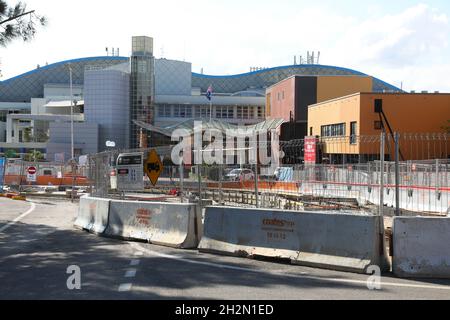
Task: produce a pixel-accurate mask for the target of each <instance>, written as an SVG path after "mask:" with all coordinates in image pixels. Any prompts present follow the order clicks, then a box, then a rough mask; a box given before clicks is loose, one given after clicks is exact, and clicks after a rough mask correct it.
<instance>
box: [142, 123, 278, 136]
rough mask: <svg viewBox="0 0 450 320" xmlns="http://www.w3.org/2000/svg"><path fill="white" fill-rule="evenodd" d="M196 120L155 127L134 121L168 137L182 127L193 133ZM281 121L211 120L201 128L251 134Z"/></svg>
mask: <svg viewBox="0 0 450 320" xmlns="http://www.w3.org/2000/svg"><path fill="white" fill-rule="evenodd" d="M197 121H198V120H193V119H192V120H187V121H184V122H181V123H178V124H175V125H172V126H167V127H156V126H153V125H151V124H148V123H145V122H142V121H136V120H134V123H135V124H136V125H137V126H139V127H141V128H143V129H146V130H148V131H151V132H157V133H160V134H162V135H165V136H168V137H170V136H172V132H174V131H175V130H178V129H184V130H187V131H188V132H189V133H190V134H193V133H194V126H195V122H197ZM198 122H200V121H198ZM283 122H284V120H283V119H269V120H265V121H263V122H260V123H258V124H254V125H250V126H238V125H234V124H231V123H228V122H223V121H219V120H212V121H211V122H209V121H204V122H202V129H203V130H215V131H220V132H222V133H226V132H227V131H228V130H230V131H231V132H235V133H236V134H239V135H251V134H255V133H259V132H269V131H271V130H276V129H278V128H279V127H280V126H281V124H282V123H283Z"/></svg>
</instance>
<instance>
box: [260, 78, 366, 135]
mask: <svg viewBox="0 0 450 320" xmlns="http://www.w3.org/2000/svg"><path fill="white" fill-rule="evenodd" d="M372 88H373V78H372V77H370V76H291V77H289V78H286V79H284V80H282V81H280V82H278V83H277V84H275V85H273V86H271V87H269V88H268V89H267V90H266V118H267V119H283V120H284V121H285V124H284V125H283V126H282V128H281V131H282V136H284V137H285V140H291V139H303V138H304V136H305V135H308V134H309V132H308V130H307V128H308V125H307V122H308V106H309V105H311V104H316V103H320V102H323V101H326V100H330V99H334V98H337V97H342V96H345V95H348V94H352V93H356V92H363V91H372ZM283 131H284V133H286V132H289V134H283Z"/></svg>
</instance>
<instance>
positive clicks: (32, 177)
mask: <svg viewBox="0 0 450 320" xmlns="http://www.w3.org/2000/svg"><path fill="white" fill-rule="evenodd" d="M36 173H37V169H36V167H33V166H31V167H28V169H27V182H36V180H37V179H36Z"/></svg>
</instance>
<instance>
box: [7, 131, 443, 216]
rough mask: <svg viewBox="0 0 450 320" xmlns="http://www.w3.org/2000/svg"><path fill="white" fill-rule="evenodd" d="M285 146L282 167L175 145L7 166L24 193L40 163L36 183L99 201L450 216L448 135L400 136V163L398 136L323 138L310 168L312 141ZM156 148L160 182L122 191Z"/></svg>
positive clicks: (9, 175) (9, 176)
mask: <svg viewBox="0 0 450 320" xmlns="http://www.w3.org/2000/svg"><path fill="white" fill-rule="evenodd" d="M382 139H384V141H383V142H384V145H385V149H384V153H385V157H384V158H385V161H384V164H383V165H382V162H381V161H380V160H381V157H380V153H381V140H382ZM246 146H247V147H249V150H250V147H252V148H253V146H252V145H251V143H248V144H247V145H246ZM279 147H280V150H281V151H282V153H281V157H282V159H281V161H280V164H278V165H276V166H274V165H272V166H268V165H266V166H264V165H261V163H260V162H259V161H258V163H256V161H254V162H253V163H249V162H248V161H247V162H243V163H242V164H213V165H206V164H205V163H204V162H202V164H200V165H197V164H193V165H186V164H184V165H182V166H180V165H175V164H174V163H173V162H172V151H173V148H174V146H173V145H167V146H160V147H156V148H146V149H133V150H109V151H106V152H102V153H98V154H93V155H89V156H88V159H87V161H86V163H85V164H84V165H82V166H80V165H78V166H77V167H76V168H75V173H74V174H72V168H71V166H70V165H67V164H66V165H64V164H52V163H32V162H23V161H14V162H11V163H9V162H8V163H7V164H6V167H5V184H6V185H10V186H15V187H18V188H24V187H25V186H27V185H32V183H27V182H26V169H27V168H28V167H30V166H35V167H36V168H37V175H38V181H37V182H35V183H34V184H41V185H53V186H61V187H63V186H71V185H72V183H74V184H75V185H76V186H85V187H86V188H88V190H89V191H90V192H91V194H92V195H93V196H96V197H110V198H117V197H121V198H125V197H126V198H130V199H137V200H140V199H144V200H152V199H155V200H163V201H174V202H188V201H190V202H200V203H201V205H202V206H205V205H225V206H239V207H259V208H277V209H285V210H296V211H303V210H340V211H341V210H345V211H358V212H362V213H371V212H372V213H374V212H377V210H379V207H380V205H381V202H383V206H384V207H385V208H386V210H389V209H390V208H396V207H397V205H398V207H399V209H400V210H401V211H400V212H397V213H399V214H402V213H436V214H446V213H447V212H448V209H449V207H450V157H449V156H450V144H449V136H448V135H447V134H420V135H419V134H405V135H400V137H399V139H398V153H399V161H398V163H397V162H395V161H393V160H395V151H396V148H395V141H394V140H393V137H391V136H390V135H387V136H386V137H385V138H383V136H382V135H380V136H354V137H324V138H320V139H318V141H317V150H316V154H315V157H316V163H313V164H308V163H305V143H304V140H293V141H288V142H280V143H279ZM269 148H271V147H269ZM153 149H155V150H156V152H157V153H158V155H159V156H160V160H161V162H162V164H163V170H162V172H161V174H160V176H159V180H158V183H157V184H156V185H152V183H151V182H150V180H149V179H148V177H146V176H145V175H144V176H143V178H142V179H143V182H144V188H143V190H134V191H133V190H126V189H125V190H124V189H123V188H120V186H119V189H120V190H121V191H120V192H119V191H118V189H117V174H118V172H117V163H116V161H117V159H118V157H119V155H121V154H130V153H131V154H132V153H135V152H139V153H142V157H143V160H145V159H147V157H148V155H149V153H150V151H151V150H153ZM253 149H256V148H253ZM192 153H193V154H194V150H192ZM247 156H248V155H247ZM438 156H442V157H438ZM192 159H195V154H194V155H193V156H192ZM254 159H256V158H254ZM405 159H406V160H405ZM236 163H238V161H237V162H236ZM396 168H397V170H396ZM397 194H398V197H397Z"/></svg>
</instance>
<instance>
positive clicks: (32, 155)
mask: <svg viewBox="0 0 450 320" xmlns="http://www.w3.org/2000/svg"><path fill="white" fill-rule="evenodd" d="M24 159H25V161H29V162H32V161H41V160H44V155H43V154H42V152H40V151H38V150H33V151H30V152H28V153H27V154H26V155H25V156H24Z"/></svg>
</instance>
